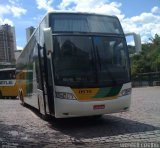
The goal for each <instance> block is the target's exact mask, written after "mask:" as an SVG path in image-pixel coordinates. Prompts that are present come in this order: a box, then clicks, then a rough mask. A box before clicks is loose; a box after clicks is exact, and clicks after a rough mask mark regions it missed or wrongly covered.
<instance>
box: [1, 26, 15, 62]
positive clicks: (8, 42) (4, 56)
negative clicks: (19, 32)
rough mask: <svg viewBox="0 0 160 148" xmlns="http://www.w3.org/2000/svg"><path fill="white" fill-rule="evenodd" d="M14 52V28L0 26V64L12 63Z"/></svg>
mask: <svg viewBox="0 0 160 148" xmlns="http://www.w3.org/2000/svg"><path fill="white" fill-rule="evenodd" d="M15 50H16V37H15V28H14V27H11V26H10V25H8V24H5V25H1V26H0V62H9V63H13V62H14V61H15V55H14V51H15Z"/></svg>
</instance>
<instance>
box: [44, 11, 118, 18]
mask: <svg viewBox="0 0 160 148" xmlns="http://www.w3.org/2000/svg"><path fill="white" fill-rule="evenodd" d="M48 14H84V15H99V16H109V17H116V18H117V16H115V15H107V14H104V13H93V12H78V11H49V12H47V13H46V14H45V16H46V15H48Z"/></svg>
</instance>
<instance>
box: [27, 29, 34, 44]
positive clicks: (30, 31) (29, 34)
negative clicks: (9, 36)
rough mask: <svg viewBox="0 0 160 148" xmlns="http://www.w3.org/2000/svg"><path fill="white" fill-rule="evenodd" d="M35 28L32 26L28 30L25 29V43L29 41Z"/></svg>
mask: <svg viewBox="0 0 160 148" xmlns="http://www.w3.org/2000/svg"><path fill="white" fill-rule="evenodd" d="M34 30H35V28H34V27H33V26H30V27H28V28H26V40H27V42H28V41H29V39H30V37H31V35H32V33H33V32H34Z"/></svg>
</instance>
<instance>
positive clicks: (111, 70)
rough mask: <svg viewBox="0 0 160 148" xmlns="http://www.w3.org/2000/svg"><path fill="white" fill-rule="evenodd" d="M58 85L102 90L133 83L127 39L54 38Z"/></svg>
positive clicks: (54, 62) (66, 36) (54, 58)
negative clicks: (103, 87) (131, 80)
mask: <svg viewBox="0 0 160 148" xmlns="http://www.w3.org/2000/svg"><path fill="white" fill-rule="evenodd" d="M53 45H54V52H53V64H54V72H55V73H54V75H55V83H56V85H63V86H71V87H72V86H73V87H74V86H75V87H79V86H81V87H93V86H95V87H101V86H113V85H117V84H123V83H126V82H129V81H130V75H129V73H130V72H129V62H128V56H127V55H128V54H127V49H126V44H125V40H124V38H123V37H111V36H89V35H88V36H73V35H63V36H53Z"/></svg>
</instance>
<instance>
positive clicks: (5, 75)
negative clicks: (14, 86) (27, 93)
mask: <svg viewBox="0 0 160 148" xmlns="http://www.w3.org/2000/svg"><path fill="white" fill-rule="evenodd" d="M11 79H15V69H13V70H12V69H1V70H0V80H11Z"/></svg>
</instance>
